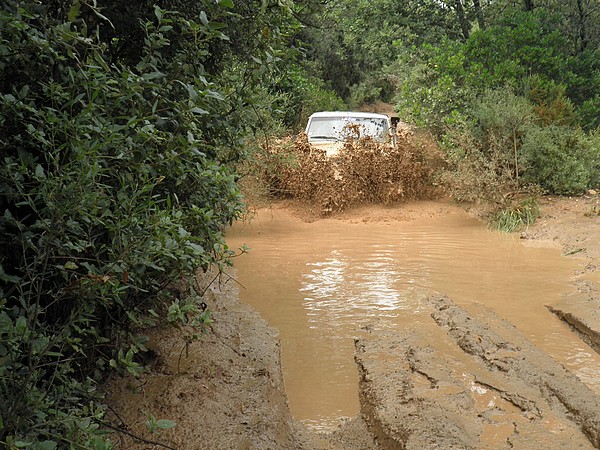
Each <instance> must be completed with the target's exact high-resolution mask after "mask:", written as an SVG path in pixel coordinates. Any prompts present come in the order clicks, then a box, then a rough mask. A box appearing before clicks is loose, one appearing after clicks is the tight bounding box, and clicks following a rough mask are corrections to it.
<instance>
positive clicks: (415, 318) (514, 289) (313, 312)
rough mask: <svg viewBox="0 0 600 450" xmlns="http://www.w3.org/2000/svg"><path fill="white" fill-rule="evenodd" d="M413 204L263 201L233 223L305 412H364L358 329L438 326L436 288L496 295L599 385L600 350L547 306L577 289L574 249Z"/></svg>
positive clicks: (311, 418)
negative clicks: (306, 210)
mask: <svg viewBox="0 0 600 450" xmlns="http://www.w3.org/2000/svg"><path fill="white" fill-rule="evenodd" d="M440 210H443V213H442V214H440V213H439V211H440ZM413 211H420V212H419V213H418V214H417V217H416V218H414V217H412V218H411V219H414V220H406V216H405V215H404V214H403V213H400V212H398V214H397V216H395V215H394V214H395V213H394V212H393V210H386V213H385V214H384V215H381V211H375V210H370V211H363V212H362V214H366V217H373V216H376V217H378V220H367V221H365V220H361V219H360V218H359V217H357V216H354V217H352V216H349V217H348V218H346V219H345V220H339V219H337V220H336V219H327V220H320V221H317V222H313V223H305V222H303V221H301V220H299V219H297V218H295V217H293V216H291V215H290V214H289V213H287V212H286V211H285V210H281V209H280V210H263V211H260V212H259V214H258V215H257V217H256V218H255V219H254V220H253V221H252V222H251V223H249V224H238V225H237V226H235V227H234V228H233V229H232V230H230V231H229V233H228V243H229V245H230V247H239V246H241V245H242V244H244V243H245V244H247V245H248V246H249V247H250V248H251V249H252V250H251V252H250V253H249V254H247V255H243V256H242V257H240V258H238V259H236V261H235V266H236V269H237V279H238V281H239V282H240V283H241V284H242V285H243V286H245V288H244V289H241V293H240V296H241V298H242V300H243V301H244V302H247V303H249V304H251V305H252V306H253V307H255V308H256V309H257V310H258V311H259V312H260V313H261V315H262V316H263V317H264V318H265V319H266V320H267V321H268V322H269V323H270V324H271V325H272V326H274V327H276V328H278V329H279V331H280V337H281V342H282V363H283V370H284V380H285V384H286V390H287V394H288V398H289V403H290V408H291V410H292V413H293V414H294V416H295V417H296V418H297V419H300V420H302V421H303V422H305V423H306V424H307V425H309V426H312V427H314V428H321V429H328V428H331V427H334V426H335V425H336V424H338V423H339V420H340V419H341V418H343V417H351V416H354V415H356V414H357V412H358V410H359V404H358V392H357V384H358V372H357V369H356V365H355V363H354V361H353V353H354V345H353V343H354V339H355V338H356V337H359V336H360V335H361V334H362V333H365V332H368V330H369V328H370V327H371V326H372V325H373V324H377V326H378V327H379V328H381V327H382V326H384V327H389V328H390V329H396V330H400V329H402V327H407V326H411V325H414V324H417V325H418V326H420V327H423V328H425V329H427V328H431V329H432V332H433V329H434V328H435V327H436V325H435V324H434V323H433V321H432V320H431V318H430V317H429V315H428V314H427V313H425V305H424V303H425V299H426V298H427V297H428V296H429V295H430V294H431V293H432V292H434V291H435V292H439V293H444V294H448V295H449V296H450V297H451V298H452V299H453V300H454V301H455V302H456V303H458V304H463V305H465V306H466V307H468V304H469V303H482V304H485V305H487V306H489V307H491V308H492V309H493V310H495V311H496V312H497V314H498V315H499V316H501V317H503V318H505V319H507V320H509V321H510V322H511V323H512V324H513V325H515V326H516V327H517V328H518V329H519V330H520V331H521V332H522V333H523V334H524V335H525V336H526V337H528V338H529V339H530V340H531V341H532V342H533V343H534V344H535V345H537V346H538V347H540V348H541V349H542V350H544V351H546V352H547V353H549V354H550V355H551V356H553V357H554V358H555V359H556V360H558V361H559V362H561V363H562V364H564V365H565V366H566V367H567V368H569V369H570V370H572V371H573V372H575V373H576V374H577V375H578V376H579V377H580V378H581V379H582V380H583V381H585V382H586V383H588V384H589V385H590V386H591V387H592V388H593V389H595V390H596V391H600V358H598V356H597V355H596V354H595V353H594V352H593V351H592V350H591V349H590V348H589V347H588V346H587V345H586V344H584V343H582V342H581V341H580V340H579V339H578V338H577V337H575V336H574V335H573V334H572V333H571V332H570V331H569V330H568V329H567V328H566V326H565V325H563V324H562V323H561V322H560V321H559V320H558V319H556V318H555V317H554V316H553V315H552V314H550V313H549V312H548V311H547V309H546V308H545V306H544V305H545V304H549V303H553V302H556V301H558V300H559V299H560V297H561V294H562V293H564V292H565V291H566V290H568V288H569V281H570V279H571V278H572V276H573V273H574V271H575V269H576V268H577V267H579V262H578V261H577V260H576V259H573V258H564V257H561V255H560V252H559V250H557V249H548V248H531V247H525V246H523V245H522V243H521V242H520V241H519V239H518V236H515V235H507V234H503V233H499V232H491V231H488V230H486V229H485V227H484V226H482V225H481V223H480V222H478V221H477V220H475V219H473V218H471V217H469V216H468V215H466V214H465V213H463V212H462V211H460V210H454V209H448V208H447V207H444V206H439V205H436V204H431V203H421V204H419V205H417V206H416V209H413ZM363 217H365V216H363ZM432 345H433V343H432ZM457 358H458V355H457Z"/></svg>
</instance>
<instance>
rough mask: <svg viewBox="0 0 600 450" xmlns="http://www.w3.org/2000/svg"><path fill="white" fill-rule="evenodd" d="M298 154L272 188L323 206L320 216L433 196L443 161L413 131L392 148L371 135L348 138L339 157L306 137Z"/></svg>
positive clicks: (430, 143)
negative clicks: (330, 155)
mask: <svg viewBox="0 0 600 450" xmlns="http://www.w3.org/2000/svg"><path fill="white" fill-rule="evenodd" d="M294 157H295V163H294V164H291V165H288V166H287V167H282V168H281V170H280V171H279V172H278V174H277V176H276V177H274V178H273V179H272V180H271V181H272V185H273V186H274V191H275V192H276V193H277V194H278V195H279V196H280V197H288V198H294V199H296V200H300V201H302V202H304V203H307V204H310V205H313V206H314V207H315V208H319V211H320V213H321V215H327V214H329V213H332V212H339V211H343V210H345V209H348V208H350V207H353V206H358V205H365V204H383V205H390V204H396V203H400V202H403V201H406V200H415V199H426V198H432V197H434V196H435V193H436V190H435V187H434V183H433V178H434V175H435V173H436V172H437V171H438V169H439V168H440V167H441V166H442V164H443V158H442V157H441V152H440V151H439V149H438V148H437V147H436V146H435V144H434V143H433V141H432V140H430V139H427V138H426V137H425V136H421V135H418V136H417V135H415V134H414V133H412V132H410V133H403V134H401V135H400V136H399V137H398V141H397V143H396V145H394V146H389V145H385V144H381V143H378V142H375V141H373V140H372V139H370V138H365V139H360V140H350V141H347V142H346V143H345V144H344V147H343V148H342V149H341V150H340V152H339V153H338V155H336V156H335V157H327V156H326V154H325V151H323V150H320V149H317V148H314V147H312V146H311V145H309V144H308V142H307V140H306V136H302V137H301V138H299V139H298V140H297V141H296V142H295V144H294Z"/></svg>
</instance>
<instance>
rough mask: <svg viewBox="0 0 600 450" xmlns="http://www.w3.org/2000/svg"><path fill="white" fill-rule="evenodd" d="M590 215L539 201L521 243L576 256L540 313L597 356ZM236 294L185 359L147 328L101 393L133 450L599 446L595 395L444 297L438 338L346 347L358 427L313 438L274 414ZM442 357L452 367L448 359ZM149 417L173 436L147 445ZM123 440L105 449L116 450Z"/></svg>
mask: <svg viewBox="0 0 600 450" xmlns="http://www.w3.org/2000/svg"><path fill="white" fill-rule="evenodd" d="M597 206H598V202H597V198H596V197H588V198H579V199H547V200H545V203H544V205H543V217H542V219H541V220H540V221H539V222H538V224H536V226H535V227H533V228H531V229H530V230H528V231H526V232H524V233H522V236H521V237H522V239H523V241H524V244H526V245H553V246H557V245H558V246H561V247H562V248H563V249H564V253H565V254H570V255H573V256H577V257H581V258H582V259H581V270H580V271H579V272H578V273H577V274H575V281H574V284H573V286H572V288H573V289H572V292H571V294H570V295H569V296H567V297H566V298H565V299H564V301H563V302H562V303H561V304H560V305H548V307H549V309H550V310H551V311H553V312H555V313H556V314H557V315H558V316H559V317H561V318H562V319H564V320H565V321H568V323H569V324H570V325H571V326H572V327H573V330H574V332H576V333H578V334H580V335H581V337H582V339H585V340H587V341H588V343H590V345H591V346H592V347H593V348H595V349H596V350H598V342H600V340H599V339H598V336H599V335H600V330H599V327H600V320H598V317H599V310H600V297H599V294H598V290H597V284H596V283H597V281H596V280H597V279H598V278H599V277H598V276H597V275H598V272H597V266H599V267H600V259H599V258H600V217H599V216H598V214H597V213H596V208H597ZM400 208H401V207H400ZM566 257H569V256H566ZM236 296H237V293H236V286H235V285H234V284H232V283H227V284H225V285H224V286H223V287H222V288H221V289H217V288H215V289H213V290H211V291H210V294H209V295H208V298H207V303H208V304H209V307H210V308H211V309H212V310H213V311H215V314H214V317H215V323H214V325H213V330H212V332H211V333H208V334H206V336H205V337H204V338H203V339H202V340H201V341H199V342H195V343H193V344H192V345H191V346H190V352H189V355H187V357H186V356H185V355H184V357H183V358H181V360H180V358H179V355H180V354H181V351H182V349H183V341H182V340H181V338H178V337H177V335H176V333H173V331H172V330H153V331H152V332H151V334H150V337H151V341H150V342H151V347H152V349H153V350H154V351H155V352H156V353H157V354H158V359H157V362H156V363H155V365H154V366H153V368H152V370H151V371H150V372H149V373H148V374H146V375H143V376H142V377H141V378H140V379H129V378H125V379H119V380H114V382H113V383H111V384H110V385H109V386H108V389H107V390H108V402H109V404H110V405H111V406H112V408H114V410H115V411H116V412H117V413H118V416H119V418H117V417H116V416H114V417H113V419H114V423H115V425H117V426H123V427H125V426H126V429H127V431H128V432H129V433H131V434H133V435H136V436H139V437H142V438H144V439H145V440H146V442H140V441H139V440H138V441H137V446H138V448H160V447H159V446H155V445H152V444H150V443H149V441H157V442H161V443H162V444H166V445H168V446H169V447H172V448H181V449H184V448H189V449H197V448H207V449H208V448H211V449H214V448H219V449H220V448H223V449H226V448H227V449H229V448H306V449H309V448H311V449H312V448H323V449H326V448H328V449H368V448H415V449H416V448H419V449H420V448H559V447H563V448H594V447H596V448H600V399H599V398H598V395H596V394H594V393H593V392H592V391H591V390H590V389H589V388H587V387H586V386H585V385H584V384H583V383H582V382H581V381H579V380H578V379H577V378H576V377H575V376H573V375H572V374H570V373H568V372H567V371H566V370H565V369H564V368H563V367H562V366H560V365H558V364H557V363H555V362H554V361H553V360H551V359H550V358H549V357H548V356H547V355H545V354H543V353H542V352H540V351H539V350H537V349H536V348H535V347H533V346H532V345H531V344H530V343H529V342H527V340H526V339H525V338H524V337H522V336H521V335H520V334H519V333H518V332H517V331H516V330H515V329H514V328H513V327H512V326H511V325H510V324H508V323H506V322H504V321H502V320H500V319H498V318H497V317H496V316H495V315H494V314H493V313H491V312H490V311H489V310H486V309H484V308H483V307H481V308H470V310H469V311H466V310H464V309H462V308H460V307H458V306H456V305H455V304H453V302H452V301H451V299H447V298H443V297H432V299H431V302H430V308H431V316H432V321H434V322H435V323H436V324H437V325H438V328H437V329H438V331H439V334H438V335H436V336H424V335H422V334H419V332H418V330H405V331H403V332H402V333H389V332H386V333H382V332H378V331H377V330H376V329H372V330H369V331H370V335H369V337H367V338H364V339H362V340H360V341H357V342H356V362H357V364H358V367H359V371H360V374H361V379H360V384H359V389H360V399H361V415H360V417H357V418H355V419H353V420H351V421H349V422H347V423H346V424H345V425H344V426H342V427H340V428H339V430H337V431H336V432H335V433H333V434H330V435H320V436H317V435H314V434H312V433H310V432H308V431H307V430H305V429H303V428H302V427H301V426H300V425H299V424H297V423H296V422H295V421H294V420H293V419H292V417H291V414H290V412H289V410H288V409H287V403H286V399H285V393H284V389H283V381H282V375H281V368H280V359H279V344H278V340H277V334H276V332H274V331H273V330H272V329H270V328H269V327H268V326H267V324H266V323H265V322H264V321H263V320H262V319H260V318H259V317H258V316H257V315H256V313H254V312H253V311H251V310H250V308H248V307H246V306H244V305H241V304H240V303H239V302H238V301H237V299H236ZM444 346H454V347H459V348H460V349H462V355H463V356H464V358H463V357H461V358H459V360H455V359H452V360H450V359H449V358H447V357H446V355H445V352H444ZM150 414H151V415H153V416H154V417H156V418H169V419H173V420H175V421H176V422H177V426H176V427H175V428H174V429H171V430H164V431H162V432H161V433H160V434H158V435H157V434H152V433H150V432H149V431H148V430H147V429H146V427H145V425H144V422H145V420H146V419H147V417H148V415H150ZM121 420H122V421H123V422H124V423H126V425H123V423H121ZM135 442H136V441H135V440H134V439H132V438H131V437H130V436H127V435H122V436H121V437H120V438H116V439H115V443H116V444H117V446H120V448H132V447H133V445H134V443H135Z"/></svg>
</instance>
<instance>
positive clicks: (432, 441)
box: [355, 297, 600, 449]
mask: <svg viewBox="0 0 600 450" xmlns="http://www.w3.org/2000/svg"><path fill="white" fill-rule="evenodd" d="M430 301H431V308H432V312H431V316H432V318H433V320H434V322H435V323H436V324H437V325H438V327H439V328H438V329H437V330H436V329H435V327H434V328H433V329H429V328H421V329H407V330H404V331H403V332H399V333H397V332H390V331H379V330H378V331H376V332H373V333H372V335H371V336H370V337H368V338H363V339H360V340H357V341H356V356H355V359H356V362H357V364H358V367H359V372H360V387H359V389H360V400H361V412H362V415H363V417H364V418H365V420H366V421H367V423H368V424H369V428H370V430H371V431H372V432H373V434H374V435H375V436H376V439H377V442H378V443H379V444H380V445H381V447H382V448H407V449H409V448H414V449H418V448H461V449H471V448H473V449H477V448H498V449H501V448H561V447H562V448H594V447H595V448H599V447H600V397H598V395H596V394H595V393H594V392H593V391H591V390H590V389H589V388H588V387H587V386H586V385H585V384H584V383H582V382H581V381H580V380H579V379H578V378H577V377H575V376H574V375H573V374H571V373H570V372H568V371H567V370H566V369H565V368H564V367H563V366H561V365H560V364H558V363H556V362H555V361H554V360H552V359H551V358H550V357H549V356H548V355H547V354H545V353H543V352H541V351H540V350H538V349H537V348H536V347H534V346H533V345H532V344H531V343H529V341H527V340H526V339H525V338H524V337H523V336H522V335H521V334H520V333H519V332H518V331H517V330H516V329H515V328H514V327H513V326H512V325H511V324H509V323H508V322H506V321H504V320H502V319H500V318H499V317H497V316H496V315H495V314H494V313H493V312H492V311H491V310H489V309H488V308H486V307H484V306H481V305H476V306H474V308H475V313H476V314H474V313H471V312H467V311H466V310H465V309H464V308H461V307H459V306H457V305H455V304H454V303H453V302H452V301H451V300H450V299H448V298H447V297H433V298H432V299H431V300H430Z"/></svg>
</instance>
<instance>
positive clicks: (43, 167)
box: [0, 2, 242, 449]
mask: <svg viewBox="0 0 600 450" xmlns="http://www.w3.org/2000/svg"><path fill="white" fill-rule="evenodd" d="M76 4H77V5H79V2H76ZM19 5H20V3H19V2H13V7H14V12H9V11H8V10H7V9H2V10H0V30H1V33H2V34H1V39H0V54H2V55H3V59H2V62H1V63H0V64H1V68H2V72H1V78H0V86H1V87H2V91H1V94H0V108H1V109H0V130H1V131H0V154H1V155H2V164H1V165H0V411H1V412H0V443H2V445H6V446H8V447H10V448H12V447H31V448H48V449H50V448H56V447H63V448H66V447H71V448H80V447H81V448H106V447H107V446H108V443H107V442H106V441H105V439H104V435H105V433H103V432H102V430H101V420H102V415H103V410H102V408H101V407H100V406H99V403H98V402H97V400H98V395H97V393H96V383H97V382H98V381H99V380H101V379H102V377H103V373H104V372H105V371H106V370H108V369H109V368H111V367H113V368H117V369H119V370H127V371H129V372H132V373H137V372H138V371H139V369H140V365H139V364H138V362H137V359H136V355H137V354H138V353H140V352H143V351H144V350H145V349H144V338H143V337H140V336H136V329H137V327H139V326H141V325H143V324H145V323H148V318H149V317H151V316H152V315H156V313H155V312H154V311H153V306H154V305H155V302H156V301H157V300H165V299H168V302H167V305H168V303H169V302H172V305H171V306H173V305H175V306H173V307H172V308H167V307H165V308H164V309H165V310H167V309H168V311H169V312H171V311H174V310H177V311H185V314H184V313H181V314H179V315H178V319H179V320H180V321H184V322H189V323H196V324H199V323H202V321H203V320H204V318H205V317H206V316H205V315H203V314H202V311H201V309H200V308H199V307H198V306H197V305H196V306H195V305H194V304H193V303H191V304H188V305H185V303H186V302H187V301H188V300H186V299H185V298H181V299H179V298H177V297H178V295H177V292H171V293H170V291H168V288H169V287H170V286H172V285H173V284H174V282H177V281H179V280H180V279H181V278H182V277H183V278H185V277H191V276H193V274H195V272H196V271H197V269H198V268H206V267H208V266H209V265H211V264H223V263H226V260H227V257H228V256H229V255H230V251H229V250H228V249H227V247H226V246H225V244H224V241H223V236H222V234H221V230H222V228H223V226H224V225H225V224H227V223H229V222H230V221H232V220H233V219H234V218H235V217H236V216H237V215H239V214H240V212H241V210H242V205H241V201H240V197H239V194H238V191H237V187H236V184H235V179H234V177H233V174H232V173H231V172H230V171H229V170H228V169H227V168H225V167H224V166H223V165H221V164H220V163H219V162H218V161H217V160H216V159H215V158H214V155H215V154H216V151H215V146H214V145H213V143H212V142H211V141H210V140H209V139H208V138H207V136H206V134H205V133H204V130H205V129H206V128H207V127H208V126H209V125H210V123H211V118H220V117H221V116H222V111H221V109H225V106H224V105H223V103H224V100H223V97H222V96H221V94H219V93H218V92H216V91H215V89H214V87H213V86H212V85H211V84H210V83H209V82H208V81H207V80H206V78H205V77H203V76H202V75H201V73H200V69H199V68H198V67H196V66H195V65H194V64H195V63H196V62H197V61H198V60H199V58H200V56H201V55H199V54H196V53H193V52H190V49H191V48H196V49H198V51H199V52H200V51H201V46H198V47H196V46H197V45H199V43H201V42H205V41H207V40H211V39H218V38H219V37H222V35H221V33H220V32H218V31H217V28H218V27H209V26H202V25H198V24H195V23H193V22H190V21H187V20H183V19H182V18H181V17H179V16H178V15H177V14H175V13H172V14H167V13H166V12H164V11H161V10H160V9H158V8H156V9H155V20H154V21H150V22H145V23H143V31H144V32H145V36H146V38H145V40H144V42H145V44H144V47H143V52H142V55H141V57H140V59H139V61H138V62H137V64H136V66H135V67H128V66H119V65H115V64H110V62H109V59H108V57H107V53H106V51H107V47H106V46H104V45H102V44H101V43H100V42H99V41H98V40H97V39H96V37H95V35H94V34H93V33H91V30H89V31H90V34H89V35H88V34H87V33H88V29H87V27H86V24H85V23H84V22H83V21H82V20H80V19H77V10H73V9H72V10H71V13H69V22H66V23H61V22H54V21H52V20H51V19H49V18H47V17H44V16H42V15H39V14H37V13H35V12H33V11H34V10H28V9H25V8H24V7H21V6H19ZM81 8H82V10H81V11H83V9H84V8H86V6H85V5H83V3H82V4H81ZM88 12H90V14H91V15H92V16H94V15H93V14H92V13H93V11H88ZM94 17H95V16H94ZM174 38H176V39H178V40H179V41H180V43H183V44H184V45H182V46H181V47H178V50H177V51H169V50H170V39H174ZM186 40H188V41H189V43H190V44H192V45H185V42H184V41H186ZM167 55H168V56H167ZM192 63H194V64H192ZM215 120H216V119H215ZM191 292H192V299H191V300H194V298H193V297H196V298H197V297H198V296H199V293H198V292H195V291H194V289H193V285H192V286H191ZM186 297H187V295H186Z"/></svg>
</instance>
